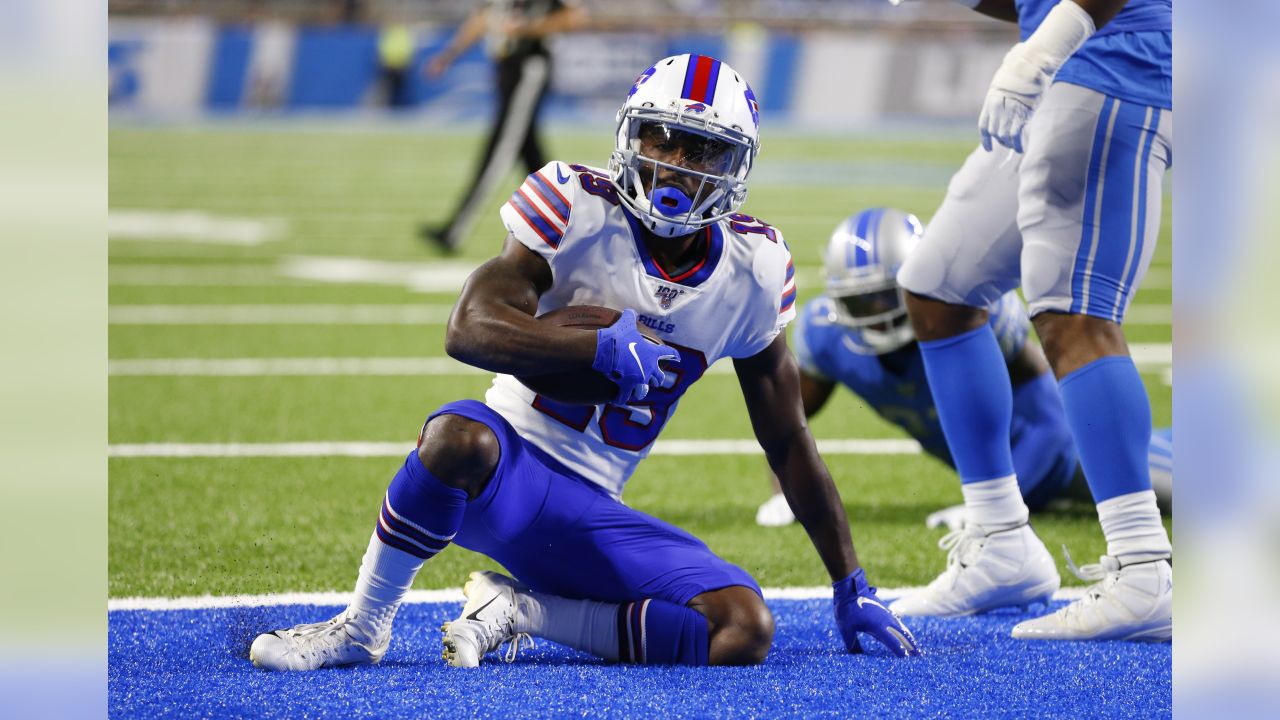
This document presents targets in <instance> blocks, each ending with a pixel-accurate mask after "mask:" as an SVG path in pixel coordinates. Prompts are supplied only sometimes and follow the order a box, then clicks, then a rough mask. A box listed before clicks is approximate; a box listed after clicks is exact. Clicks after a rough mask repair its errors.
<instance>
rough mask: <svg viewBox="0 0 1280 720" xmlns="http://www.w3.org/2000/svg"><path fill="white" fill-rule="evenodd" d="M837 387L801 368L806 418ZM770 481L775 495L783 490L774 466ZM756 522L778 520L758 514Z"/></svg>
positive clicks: (776, 522)
mask: <svg viewBox="0 0 1280 720" xmlns="http://www.w3.org/2000/svg"><path fill="white" fill-rule="evenodd" d="M835 389H836V383H835V382H834V381H832V380H828V379H826V378H821V377H817V376H814V375H810V374H809V373H807V372H805V371H804V369H803V368H802V369H801V370H800V400H801V402H802V403H803V405H804V416H805V418H806V419H807V418H811V417H813V416H814V415H817V414H818V411H819V410H821V409H822V408H823V406H825V405H826V404H827V400H829V399H830V398H831V395H832V393H834V392H835ZM769 482H770V483H772V485H773V492H774V494H775V495H776V494H777V493H780V492H782V485H781V484H779V482H778V476H777V475H775V474H774V473H773V469H772V468H770V469H769ZM756 522H758V523H760V524H762V525H765V524H768V525H775V524H778V521H774V522H769V521H763V522H762V521H761V520H760V519H759V516H757V520H756ZM790 523H791V520H790V519H789V516H788V519H787V521H786V524H790Z"/></svg>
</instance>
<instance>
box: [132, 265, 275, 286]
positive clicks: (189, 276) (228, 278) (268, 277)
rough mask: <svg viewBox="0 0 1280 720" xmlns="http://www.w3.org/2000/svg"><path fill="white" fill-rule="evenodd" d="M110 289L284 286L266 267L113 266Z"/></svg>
mask: <svg viewBox="0 0 1280 720" xmlns="http://www.w3.org/2000/svg"><path fill="white" fill-rule="evenodd" d="M107 284H109V285H139V286H169V285H173V286H178V287H249V286H261V287H272V286H278V285H280V284H281V280H280V276H279V274H277V272H276V269H275V267H274V266H263V265H232V264H228V265H122V264H116V265H112V266H111V267H110V268H108V269H107Z"/></svg>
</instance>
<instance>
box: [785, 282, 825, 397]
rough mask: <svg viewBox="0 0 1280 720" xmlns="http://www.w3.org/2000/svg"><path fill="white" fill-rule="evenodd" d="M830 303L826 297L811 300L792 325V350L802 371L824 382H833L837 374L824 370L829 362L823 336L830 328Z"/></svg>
mask: <svg viewBox="0 0 1280 720" xmlns="http://www.w3.org/2000/svg"><path fill="white" fill-rule="evenodd" d="M828 303H830V301H829V300H827V299H826V298H825V297H821V298H816V299H813V300H810V301H809V302H808V303H806V304H805V306H804V308H803V309H802V310H801V311H800V312H799V313H797V314H796V319H795V322H793V323H792V325H791V327H792V328H793V330H792V333H791V349H792V350H793V351H794V352H795V354H796V358H797V359H798V360H799V361H800V369H801V370H803V371H804V373H805V374H806V375H812V376H813V377H817V378H821V379H823V380H833V379H834V378H833V375H834V374H835V373H834V372H832V371H831V370H830V369H829V368H824V366H825V365H827V364H828V362H827V358H826V355H827V353H826V351H825V348H824V343H823V338H822V337H821V336H822V334H823V331H824V330H827V329H829V328H830V321H829V320H827V307H826V304H828Z"/></svg>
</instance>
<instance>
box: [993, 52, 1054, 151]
mask: <svg viewBox="0 0 1280 720" xmlns="http://www.w3.org/2000/svg"><path fill="white" fill-rule="evenodd" d="M1025 50H1026V44H1025V43H1018V44H1017V45H1014V46H1013V48H1012V49H1011V50H1009V52H1008V53H1006V54H1005V56H1004V62H1002V63H1000V69H999V70H997V71H996V75H995V77H994V78H992V79H991V87H990V88H988V89H987V98H986V100H985V101H983V103H982V114H981V115H979V116H978V132H979V133H981V135H982V148H983V149H984V150H986V151H988V152H990V151H991V149H992V147H993V145H992V144H991V141H992V140H995V141H996V142H998V143H1000V144H1001V145H1004V146H1005V147H1007V148H1013V150H1014V151H1015V152H1022V128H1023V127H1025V126H1026V124H1027V121H1028V120H1030V119H1031V111H1033V110H1035V109H1036V105H1039V104H1040V96H1041V95H1043V94H1044V91H1045V90H1046V89H1047V88H1048V87H1049V83H1050V82H1051V81H1052V80H1053V75H1051V74H1049V73H1046V72H1044V70H1042V69H1041V68H1040V67H1038V66H1037V65H1035V64H1033V63H1031V62H1030V61H1028V60H1027V59H1026V57H1024V55H1025Z"/></svg>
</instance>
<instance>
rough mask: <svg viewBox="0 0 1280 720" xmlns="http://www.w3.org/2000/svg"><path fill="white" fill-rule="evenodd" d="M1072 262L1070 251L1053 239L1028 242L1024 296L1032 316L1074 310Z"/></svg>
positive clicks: (1024, 259) (1034, 238)
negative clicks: (1072, 304)
mask: <svg viewBox="0 0 1280 720" xmlns="http://www.w3.org/2000/svg"><path fill="white" fill-rule="evenodd" d="M1071 260H1072V256H1071V252H1070V249H1069V248H1067V247H1064V246H1063V245H1062V244H1061V243H1057V242H1054V240H1053V238H1039V237H1037V236H1036V235H1034V234H1032V235H1030V236H1028V237H1027V238H1026V241H1025V244H1024V245H1023V249H1022V293H1023V295H1025V296H1026V299H1027V307H1028V311H1029V312H1030V314H1031V315H1032V316H1035V315H1037V314H1039V313H1041V312H1044V311H1045V310H1057V311H1066V310H1068V309H1069V308H1070V307H1071Z"/></svg>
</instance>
